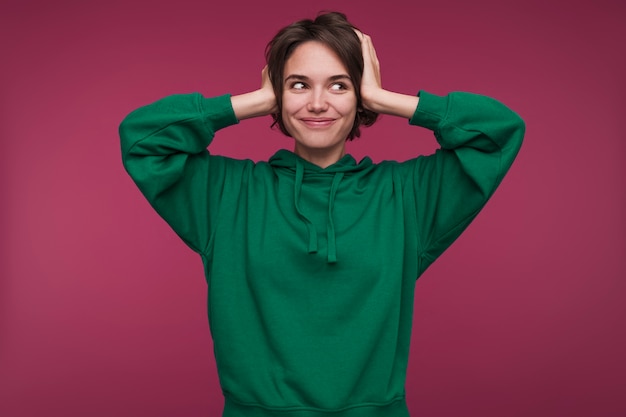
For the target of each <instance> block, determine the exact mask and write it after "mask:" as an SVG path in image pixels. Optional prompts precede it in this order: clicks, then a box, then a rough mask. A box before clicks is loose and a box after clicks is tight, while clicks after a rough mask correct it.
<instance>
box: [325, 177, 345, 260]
mask: <svg viewBox="0 0 626 417" xmlns="http://www.w3.org/2000/svg"><path fill="white" fill-rule="evenodd" d="M342 179H343V172H337V173H336V174H335V176H334V177H333V182H332V184H331V186H330V194H329V196H328V227H327V233H328V263H329V264H331V263H335V262H337V243H336V241H335V222H334V221H333V209H334V207H335V196H336V195H337V189H338V188H339V184H340V183H341V180H342Z"/></svg>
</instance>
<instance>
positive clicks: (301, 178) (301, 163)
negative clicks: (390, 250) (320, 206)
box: [269, 149, 373, 263]
mask: <svg viewBox="0 0 626 417" xmlns="http://www.w3.org/2000/svg"><path fill="white" fill-rule="evenodd" d="M269 163H270V165H271V166H273V167H275V168H279V169H280V168H283V169H285V170H286V171H288V172H291V173H293V175H294V193H293V195H294V202H293V204H294V207H295V209H296V212H297V213H298V216H299V217H300V219H302V222H303V223H304V224H305V225H306V228H307V231H308V246H307V247H308V252H309V253H317V250H318V236H317V229H316V227H315V225H314V224H313V222H312V221H311V219H310V217H309V216H307V215H306V212H305V211H304V210H303V209H302V206H301V204H300V195H301V193H302V184H303V182H305V181H306V178H307V176H311V175H315V176H320V175H321V176H329V177H332V181H331V182H330V187H329V188H328V222H327V224H326V231H327V236H328V263H336V262H337V246H336V233H335V222H334V220H333V214H334V213H333V212H334V207H335V198H336V195H337V190H338V189H339V186H340V184H341V181H342V180H343V179H344V177H346V176H350V175H351V174H354V173H357V172H360V171H363V170H366V169H368V168H370V167H372V166H373V163H372V160H371V159H370V158H363V160H361V162H359V163H357V162H356V160H355V159H354V158H353V157H352V155H344V156H343V157H342V158H341V159H340V160H339V161H337V162H335V163H334V164H332V165H329V166H328V167H326V168H321V167H319V166H317V165H315V164H313V163H311V162H309V161H307V160H306V159H304V158H302V157H300V156H298V155H296V154H295V153H293V152H291V151H288V150H286V149H281V150H280V151H278V152H276V153H275V154H274V156H272V157H271V158H270V160H269Z"/></svg>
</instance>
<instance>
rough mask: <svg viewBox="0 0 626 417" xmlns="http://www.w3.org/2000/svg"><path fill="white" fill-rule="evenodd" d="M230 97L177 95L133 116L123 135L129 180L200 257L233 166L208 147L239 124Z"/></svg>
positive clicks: (122, 126)
mask: <svg viewBox="0 0 626 417" xmlns="http://www.w3.org/2000/svg"><path fill="white" fill-rule="evenodd" d="M237 122H238V121H237V119H236V117H235V114H234V112H233V109H232V106H231V102H230V96H229V95H224V96H219V97H214V98H204V97H203V96H202V95H200V94H197V93H196V94H185V95H173V96H169V97H166V98H163V99H161V100H158V101H156V102H154V103H152V104H149V105H147V106H145V107H141V108H139V109H137V110H135V111H133V112H132V113H130V114H129V115H128V116H126V118H125V119H124V120H123V121H122V123H121V124H120V127H119V134H120V139H121V146H122V161H123V164H124V167H125V169H126V171H127V172H128V174H129V175H130V176H131V177H132V179H133V180H134V181H135V183H136V184H137V186H138V187H139V189H140V190H141V192H142V193H143V195H144V196H145V197H146V199H147V200H148V201H149V203H150V204H151V205H152V207H154V209H155V210H156V211H157V213H158V214H159V215H160V216H161V217H163V219H165V221H166V222H167V223H168V224H169V225H170V226H171V227H172V229H174V231H175V232H176V233H177V234H178V235H179V236H180V237H181V238H182V239H183V241H184V242H185V243H186V244H187V245H188V246H189V247H191V248H192V249H193V250H194V251H196V252H203V251H204V250H205V249H206V247H207V245H208V243H209V239H210V235H211V220H212V218H214V217H215V215H216V214H215V212H216V210H217V204H218V201H219V194H220V192H221V189H222V188H223V182H224V178H225V175H226V171H227V169H228V168H229V167H228V166H227V165H228V161H226V160H225V159H224V158H221V157H216V156H212V155H210V154H209V152H208V151H207V149H206V148H207V146H208V145H209V143H210V142H211V141H212V140H213V137H214V135H215V132H216V131H217V130H219V129H221V128H224V127H226V126H229V125H232V124H235V123H237Z"/></svg>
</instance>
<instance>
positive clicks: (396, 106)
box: [355, 30, 419, 119]
mask: <svg viewBox="0 0 626 417" xmlns="http://www.w3.org/2000/svg"><path fill="white" fill-rule="evenodd" d="M355 32H356V34H357V36H358V37H359V39H360V40H361V49H362V51H363V64H364V67H363V79H362V80H361V99H362V101H363V106H364V107H365V108H366V109H368V110H371V111H374V112H376V113H382V114H390V115H394V116H399V117H404V118H406V119H410V118H411V117H412V116H413V113H415V109H416V108H417V103H418V102H419V97H417V96H411V95H406V94H400V93H394V92H392V91H388V90H385V89H383V88H382V82H381V76H380V63H379V62H378V57H377V56H376V49H374V44H373V43H372V39H371V38H370V37H369V35H366V34H364V33H362V32H360V31H358V30H355Z"/></svg>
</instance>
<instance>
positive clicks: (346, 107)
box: [335, 97, 356, 118]
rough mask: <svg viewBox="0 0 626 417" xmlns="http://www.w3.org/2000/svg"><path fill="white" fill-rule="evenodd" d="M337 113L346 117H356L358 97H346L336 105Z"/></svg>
mask: <svg viewBox="0 0 626 417" xmlns="http://www.w3.org/2000/svg"><path fill="white" fill-rule="evenodd" d="M335 108H336V109H337V111H339V112H340V113H341V114H343V115H344V116H352V117H353V118H354V117H355V116H356V97H346V98H345V99H344V100H341V101H338V102H337V104H336V107H335Z"/></svg>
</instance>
